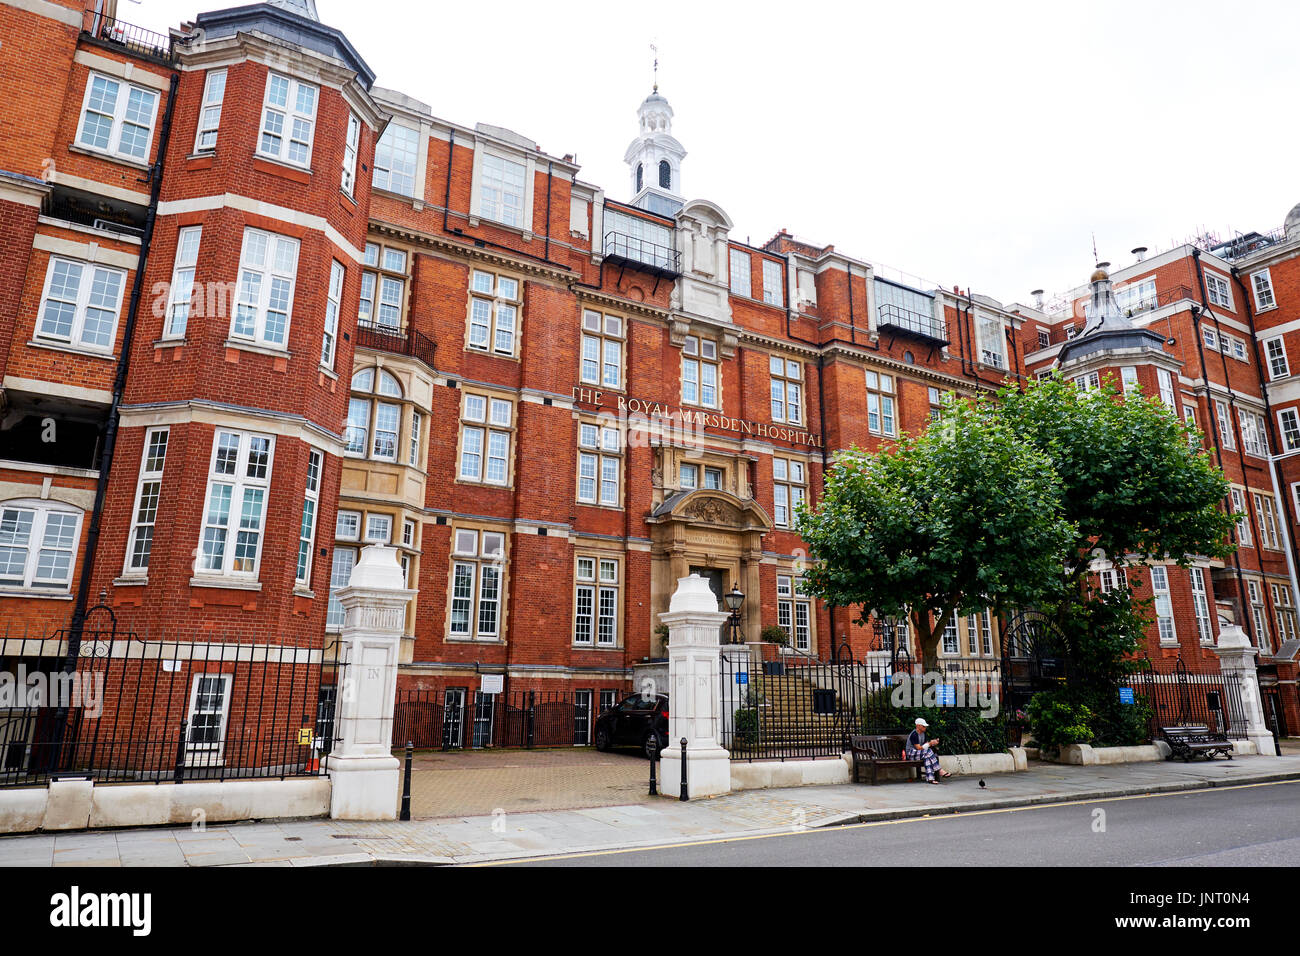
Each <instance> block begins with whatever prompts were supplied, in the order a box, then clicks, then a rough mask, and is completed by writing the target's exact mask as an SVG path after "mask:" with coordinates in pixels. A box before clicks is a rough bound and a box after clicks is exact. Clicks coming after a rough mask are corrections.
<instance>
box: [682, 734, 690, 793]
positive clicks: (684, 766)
mask: <svg viewBox="0 0 1300 956" xmlns="http://www.w3.org/2000/svg"><path fill="white" fill-rule="evenodd" d="M689 799H690V797H689V796H687V795H686V738H685V737H683V738H682V802H683V803H685V802H686V801H687V800H689Z"/></svg>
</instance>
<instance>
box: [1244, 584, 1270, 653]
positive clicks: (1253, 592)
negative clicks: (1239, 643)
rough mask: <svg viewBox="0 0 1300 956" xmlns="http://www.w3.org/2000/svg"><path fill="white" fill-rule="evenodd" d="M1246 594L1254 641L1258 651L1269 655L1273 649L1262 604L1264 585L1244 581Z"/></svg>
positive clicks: (1265, 608) (1265, 610)
mask: <svg viewBox="0 0 1300 956" xmlns="http://www.w3.org/2000/svg"><path fill="white" fill-rule="evenodd" d="M1246 594H1247V597H1248V598H1249V602H1250V620H1251V623H1252V624H1254V625H1255V640H1256V641H1257V642H1258V643H1259V648H1260V650H1262V651H1264V653H1266V654H1267V653H1270V652H1271V651H1272V649H1273V641H1272V636H1271V635H1270V634H1269V629H1268V608H1267V606H1266V605H1265V604H1264V585H1263V584H1262V583H1261V582H1259V581H1256V580H1255V579H1254V578H1247V579H1246Z"/></svg>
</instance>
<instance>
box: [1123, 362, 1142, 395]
mask: <svg viewBox="0 0 1300 956" xmlns="http://www.w3.org/2000/svg"><path fill="white" fill-rule="evenodd" d="M1119 378H1120V384H1121V385H1122V386H1123V388H1124V394H1125V395H1132V394H1134V393H1135V392H1137V390H1138V370H1137V368H1135V367H1134V366H1132V365H1125V366H1124V367H1122V368H1121V369H1120V370H1119Z"/></svg>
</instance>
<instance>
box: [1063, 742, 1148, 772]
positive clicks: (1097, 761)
mask: <svg viewBox="0 0 1300 956" xmlns="http://www.w3.org/2000/svg"><path fill="white" fill-rule="evenodd" d="M1170 753H1171V751H1170V749H1169V745H1168V744H1167V743H1165V742H1164V741H1163V740H1157V741H1156V742H1155V743H1151V744H1142V745H1141V746H1135V747H1094V746H1092V745H1091V744H1066V745H1065V746H1064V747H1062V748H1061V755H1060V756H1059V757H1057V759H1056V761H1055V762H1056V763H1068V764H1073V765H1074V766H1078V767H1094V766H1100V765H1102V764H1115V763H1144V762H1146V761H1150V760H1164V759H1165V758H1166V757H1168V756H1169V754H1170Z"/></svg>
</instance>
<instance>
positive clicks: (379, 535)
mask: <svg viewBox="0 0 1300 956" xmlns="http://www.w3.org/2000/svg"><path fill="white" fill-rule="evenodd" d="M392 540H393V516H392V515H377V514H368V515H366V543H367V544H388V543H389V542H391V541H392Z"/></svg>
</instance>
